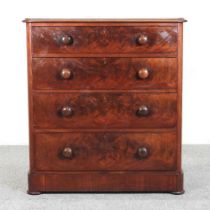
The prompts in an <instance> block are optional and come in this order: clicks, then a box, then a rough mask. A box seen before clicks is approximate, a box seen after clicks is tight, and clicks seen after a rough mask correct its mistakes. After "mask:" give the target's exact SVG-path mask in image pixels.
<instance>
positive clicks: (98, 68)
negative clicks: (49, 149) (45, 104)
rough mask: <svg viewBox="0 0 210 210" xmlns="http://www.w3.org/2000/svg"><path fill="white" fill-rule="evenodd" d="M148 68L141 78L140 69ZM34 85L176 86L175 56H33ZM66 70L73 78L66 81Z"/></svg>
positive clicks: (72, 87) (67, 87)
mask: <svg viewBox="0 0 210 210" xmlns="http://www.w3.org/2000/svg"><path fill="white" fill-rule="evenodd" d="M142 68H147V69H148V70H149V72H150V73H149V76H148V78H146V79H144V80H142V79H140V78H139V77H138V72H139V70H140V69H142ZM32 69H33V88H34V89H36V90H43V89H45V90H56V89H59V90H62V89H64V90H108V89H110V90H117V89H127V90H132V89H135V90H142V89H175V88H176V86H177V60H176V58H106V57H104V58H33V60H32ZM63 69H67V70H69V71H70V72H71V74H72V75H71V78H70V79H67V80H64V79H62V78H61V72H62V70H63Z"/></svg>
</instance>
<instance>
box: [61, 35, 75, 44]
mask: <svg viewBox="0 0 210 210" xmlns="http://www.w3.org/2000/svg"><path fill="white" fill-rule="evenodd" d="M61 41H62V43H63V44H64V45H71V44H72V43H73V38H72V37H71V36H69V35H64V36H62V37H61Z"/></svg>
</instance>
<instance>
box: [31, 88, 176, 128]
mask: <svg viewBox="0 0 210 210" xmlns="http://www.w3.org/2000/svg"><path fill="white" fill-rule="evenodd" d="M176 99H177V96H176V94H175V93H168V94H163V93H161V94H140V93H122V92H116V93H86V92H84V93H71V94H68V93H49V94H46V93H43V94H40V93H38V94H34V97H33V101H34V105H33V113H34V124H33V125H34V127H36V128H173V127H175V126H176V114H177V113H176ZM142 105H144V106H146V107H148V109H149V112H150V113H149V114H148V115H147V114H144V113H143V114H140V113H138V112H140V111H139V108H141V106H142ZM63 107H65V112H66V114H64V115H63V114H60V111H61V112H62V110H63ZM69 112H72V113H73V114H70V113H69ZM142 112H144V110H143V111H142ZM65 116H69V117H65Z"/></svg>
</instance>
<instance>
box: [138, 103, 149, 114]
mask: <svg viewBox="0 0 210 210" xmlns="http://www.w3.org/2000/svg"><path fill="white" fill-rule="evenodd" d="M149 113H150V110H149V108H148V107H147V106H145V105H142V106H140V107H139V108H138V110H137V112H136V114H137V115H138V116H148V115H149Z"/></svg>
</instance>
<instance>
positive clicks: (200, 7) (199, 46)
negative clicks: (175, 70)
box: [0, 0, 210, 145]
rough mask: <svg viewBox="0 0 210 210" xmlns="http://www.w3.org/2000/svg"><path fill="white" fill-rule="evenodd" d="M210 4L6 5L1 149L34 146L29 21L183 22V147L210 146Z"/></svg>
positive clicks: (8, 0) (2, 14) (163, 0)
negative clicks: (31, 143)
mask: <svg viewBox="0 0 210 210" xmlns="http://www.w3.org/2000/svg"><path fill="white" fill-rule="evenodd" d="M208 2H209V1H208V0H206V1H205V0H200V1H190V0H176V1H169V0H146V1H140V0H129V1H126V0H124V1H123V0H115V1H114V0H106V1H105V0H103V1H100V0H84V1H81V0H73V1H71V0H56V1H53V0H36V1H35V0H34V1H31V0H25V1H23V0H19V1H17V0H14V1H12V0H5V1H3V0H2V1H1V2H0V21H1V25H0V30H1V31H0V145H1V144H2V145H12V144H15V145H16V144H19V145H22V144H28V107H27V70H26V42H25V41H26V36H25V24H24V23H22V22H21V21H22V20H23V19H24V18H26V17H30V18H177V17H184V18H186V19H187V20H188V22H187V23H185V24H184V82H183V143H187V144H203V143H208V144H209V143H210V94H209V90H210V64H209V63H210V62H209V61H210V53H209V51H210V23H209V21H210V12H209V6H208Z"/></svg>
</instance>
